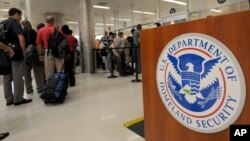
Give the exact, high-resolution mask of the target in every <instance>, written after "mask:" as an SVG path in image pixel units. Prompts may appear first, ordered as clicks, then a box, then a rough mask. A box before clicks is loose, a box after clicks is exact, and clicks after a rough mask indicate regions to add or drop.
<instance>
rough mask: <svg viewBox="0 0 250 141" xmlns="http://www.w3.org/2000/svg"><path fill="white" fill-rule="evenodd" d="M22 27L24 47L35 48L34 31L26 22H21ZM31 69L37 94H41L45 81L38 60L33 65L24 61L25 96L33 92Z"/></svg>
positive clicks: (42, 67)
mask: <svg viewBox="0 0 250 141" xmlns="http://www.w3.org/2000/svg"><path fill="white" fill-rule="evenodd" d="M22 25H23V28H24V37H25V43H26V46H27V47H28V46H30V45H31V46H35V47H36V37H37V33H36V31H35V30H34V29H33V28H32V26H31V24H30V22H29V21H28V20H25V21H22ZM34 59H35V58H34ZM32 69H33V72H34V77H35V81H36V86H37V87H36V88H37V92H38V93H41V92H42V90H43V86H44V81H45V77H44V64H43V63H42V62H40V61H38V58H37V60H36V61H34V63H33V64H31V63H28V62H27V61H26V66H25V75H24V79H25V87H26V92H27V94H31V93H33V91H34V90H33V86H32V77H31V70H32Z"/></svg>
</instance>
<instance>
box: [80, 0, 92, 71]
mask: <svg viewBox="0 0 250 141" xmlns="http://www.w3.org/2000/svg"><path fill="white" fill-rule="evenodd" d="M79 1H80V4H79V5H80V12H79V13H80V14H79V15H80V16H79V29H80V32H79V33H80V45H81V46H80V48H81V71H82V72H87V73H94V63H93V48H94V46H95V28H94V21H93V8H92V1H91V0H79Z"/></svg>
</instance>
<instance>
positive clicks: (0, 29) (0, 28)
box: [0, 20, 10, 43]
mask: <svg viewBox="0 0 250 141" xmlns="http://www.w3.org/2000/svg"><path fill="white" fill-rule="evenodd" d="M8 22H10V20H5V21H2V22H1V23H0V41H1V42H3V43H5V42H6V32H7V31H8V30H7V29H6V27H5V25H6V24H7V23H8Z"/></svg>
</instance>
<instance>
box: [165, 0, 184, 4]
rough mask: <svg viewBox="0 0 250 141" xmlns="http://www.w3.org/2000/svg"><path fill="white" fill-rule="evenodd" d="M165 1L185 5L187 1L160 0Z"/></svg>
mask: <svg viewBox="0 0 250 141" xmlns="http://www.w3.org/2000/svg"><path fill="white" fill-rule="evenodd" d="M162 1H165V2H171V3H175V4H180V5H187V3H185V2H180V1H176V0H162Z"/></svg>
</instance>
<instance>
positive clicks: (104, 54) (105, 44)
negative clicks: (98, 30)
mask: <svg viewBox="0 0 250 141" xmlns="http://www.w3.org/2000/svg"><path fill="white" fill-rule="evenodd" d="M108 48H109V43H108V32H107V31H105V32H104V36H102V38H101V40H100V49H101V51H100V54H101V56H102V61H103V65H104V66H103V69H104V70H105V71H106V72H109V65H108V62H109V58H108Z"/></svg>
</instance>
